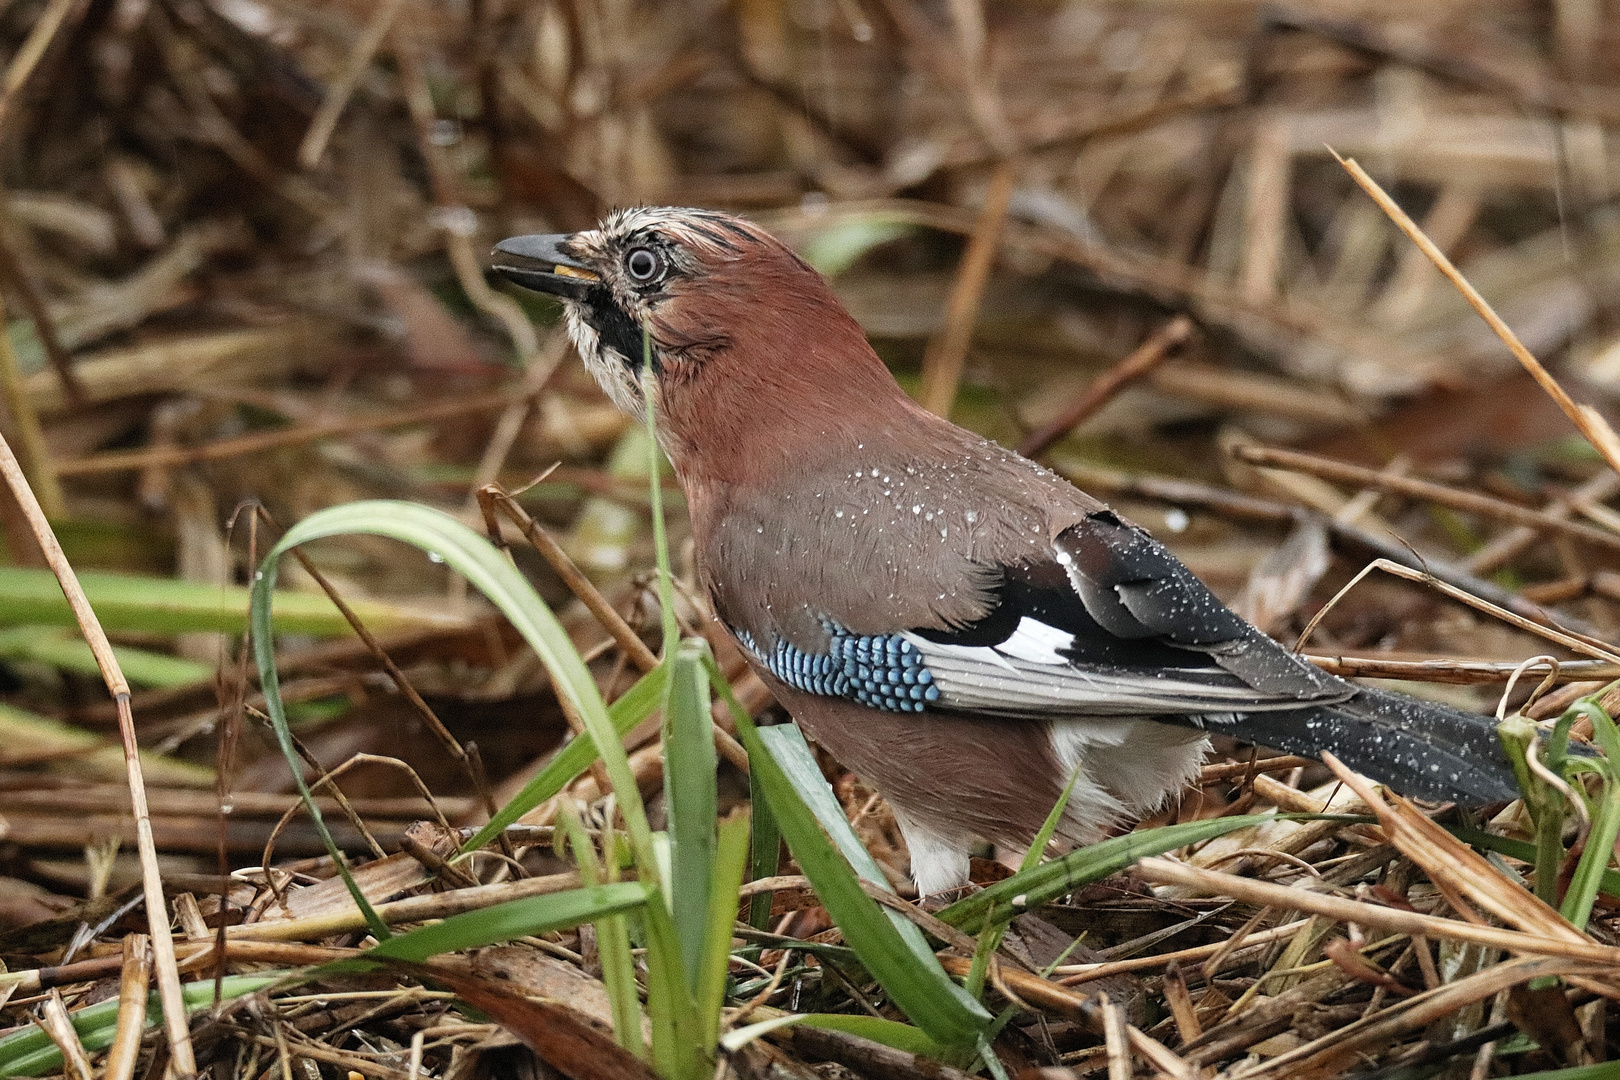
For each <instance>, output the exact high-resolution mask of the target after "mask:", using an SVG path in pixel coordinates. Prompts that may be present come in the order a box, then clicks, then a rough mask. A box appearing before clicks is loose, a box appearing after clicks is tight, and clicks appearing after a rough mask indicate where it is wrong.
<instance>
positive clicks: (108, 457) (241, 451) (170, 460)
mask: <svg viewBox="0 0 1620 1080" xmlns="http://www.w3.org/2000/svg"><path fill="white" fill-rule="evenodd" d="M521 393H522V391H516V392H514V391H511V390H497V391H495V392H493V393H489V394H475V395H473V396H471V397H465V398H458V399H456V400H453V401H440V402H436V403H434V404H431V405H422V406H419V407H417V408H415V409H402V410H400V411H398V412H390V413H381V414H378V415H376V416H351V417H345V418H343V419H339V420H332V421H327V422H324V423H319V424H299V425H294V426H292V427H284V428H275V429H273V430H270V431H261V432H255V433H254V434H252V435H243V436H240V437H239V438H235V439H220V440H218V441H216V442H211V443H204V444H203V445H201V446H160V447H149V448H147V449H144V450H113V451H109V452H107V453H104V454H91V455H90V456H89V457H82V458H74V459H72V460H69V461H59V462H57V463H56V475H57V476H93V475H96V474H99V473H115V472H134V471H136V470H139V469H150V468H168V467H173V466H176V465H190V464H192V463H194V462H198V461H219V460H221V459H224V458H233V457H242V456H243V455H246V454H257V453H259V452H260V451H261V450H274V449H276V448H278V447H283V446H296V445H298V444H299V443H306V442H314V441H315V440H316V439H324V438H326V437H327V436H329V435H353V434H358V433H359V432H362V431H376V430H378V429H381V428H391V427H404V426H406V425H408V424H425V423H428V422H429V421H432V420H447V419H449V418H450V417H452V416H461V415H462V414H464V413H474V412H484V411H486V410H488V409H495V408H500V407H501V406H503V405H508V404H510V403H511V402H512V401H513V400H515V399H517V398H518V397H519V396H520V394H521Z"/></svg>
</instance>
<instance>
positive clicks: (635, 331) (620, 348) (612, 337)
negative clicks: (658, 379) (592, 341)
mask: <svg viewBox="0 0 1620 1080" xmlns="http://www.w3.org/2000/svg"><path fill="white" fill-rule="evenodd" d="M583 307H584V315H585V321H586V322H587V323H589V324H590V326H591V329H593V330H595V331H596V333H597V334H598V336H599V337H600V338H601V344H602V347H603V348H605V349H612V350H614V351H615V352H617V353H618V354H619V355H620V356H622V357H624V362H625V364H626V365H627V366H629V367H630V368H631V369H632V370H638V369H639V368H640V367H641V357H642V352H643V350H644V348H645V345H644V343H643V334H642V329H641V324H640V323H638V322H636V320H635V319H634V318H633V317H632V316H631V315H630V313H629V312H628V311H625V310H624V308H622V307H620V306H619V304H618V302H617V301H615V300H614V299H613V294H612V293H610V292H608V290H607V289H606V288H597V289H592V290H591V295H590V296H588V297H587V298H586V300H585V303H584V305H583ZM653 371H654V372H655V373H656V372H657V371H658V352H657V350H656V349H655V350H654V351H653Z"/></svg>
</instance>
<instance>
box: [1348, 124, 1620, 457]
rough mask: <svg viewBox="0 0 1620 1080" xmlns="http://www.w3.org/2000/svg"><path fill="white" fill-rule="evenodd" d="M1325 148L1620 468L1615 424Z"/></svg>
mask: <svg viewBox="0 0 1620 1080" xmlns="http://www.w3.org/2000/svg"><path fill="white" fill-rule="evenodd" d="M1328 152H1329V153H1331V154H1333V157H1334V159H1335V160H1336V161H1338V163H1339V164H1340V165H1342V166H1344V169H1345V171H1346V172H1348V173H1349V174H1350V176H1351V178H1352V179H1354V180H1355V182H1356V183H1357V184H1359V185H1361V190H1363V191H1365V192H1366V193H1367V194H1368V195H1370V196H1371V197H1372V200H1373V202H1375V203H1377V204H1378V208H1379V209H1380V210H1382V211H1383V212H1384V213H1385V214H1388V215H1389V219H1390V220H1391V221H1393V222H1394V223H1395V224H1396V225H1397V226H1398V227H1399V228H1400V230H1401V232H1403V233H1405V234H1406V236H1407V238H1408V239H1409V240H1411V241H1412V243H1414V244H1416V245H1417V246H1418V247H1419V248H1421V249H1422V251H1423V254H1425V255H1427V256H1428V257H1429V261H1430V262H1432V263H1434V265H1435V266H1436V267H1437V268H1438V269H1439V271H1440V272H1441V273H1442V274H1444V275H1445V276H1446V278H1447V280H1449V281H1450V282H1451V283H1452V284H1453V285H1455V286H1456V287H1457V291H1458V292H1460V293H1462V294H1463V299H1465V300H1467V301H1468V303H1469V305H1470V306H1472V307H1473V309H1474V310H1475V311H1477V312H1479V317H1480V318H1482V319H1484V320H1485V323H1486V325H1487V326H1489V327H1490V328H1491V330H1492V332H1494V333H1495V334H1496V336H1497V337H1499V338H1501V339H1502V344H1504V345H1506V346H1507V347H1508V351H1509V352H1511V353H1512V354H1513V357H1514V359H1516V360H1517V361H1518V362H1519V363H1520V364H1521V365H1523V367H1524V370H1526V371H1528V372H1529V373H1530V377H1531V378H1532V379H1535V380H1536V382H1537V383H1539V384H1540V385H1541V388H1542V389H1543V390H1545V391H1546V392H1547V396H1548V397H1550V398H1552V399H1553V400H1554V401H1555V402H1557V403H1558V407H1559V408H1560V409H1562V410H1564V415H1565V416H1567V417H1569V419H1570V422H1571V423H1573V424H1574V425H1575V428H1576V430H1577V431H1579V432H1580V433H1581V434H1582V435H1583V436H1585V437H1586V441H1587V442H1589V443H1591V444H1592V446H1593V448H1594V449H1596V450H1597V452H1598V453H1599V454H1601V455H1603V460H1604V461H1607V462H1608V463H1609V468H1611V469H1613V470H1615V471H1616V472H1620V436H1616V435H1615V433H1614V428H1612V427H1610V426H1609V422H1608V421H1607V420H1605V419H1603V416H1602V414H1601V413H1599V412H1598V411H1597V410H1596V409H1594V408H1592V406H1590V405H1582V404H1579V403H1577V402H1576V401H1575V400H1574V399H1573V398H1571V397H1570V396H1569V395H1568V394H1566V393H1565V392H1564V388H1563V387H1562V386H1559V385H1558V380H1557V379H1554V378H1553V377H1552V375H1551V374H1550V373H1549V372H1548V371H1547V369H1546V368H1544V367H1542V366H1541V361H1540V360H1537V359H1536V358H1535V356H1534V355H1532V354H1531V352H1530V350H1529V349H1527V348H1525V347H1524V342H1522V341H1520V340H1519V336H1518V335H1517V334H1515V333H1514V332H1513V330H1512V328H1511V327H1509V326H1508V324H1507V323H1505V322H1503V321H1502V317H1501V316H1500V315H1498V314H1497V313H1496V310H1495V309H1494V308H1492V307H1491V305H1490V304H1488V303H1486V302H1485V298H1484V297H1483V296H1481V295H1479V292H1478V291H1477V290H1476V289H1475V288H1474V287H1473V286H1472V285H1471V284H1469V282H1468V279H1467V278H1465V277H1463V276H1462V272H1461V271H1459V270H1458V269H1457V268H1456V267H1455V266H1453V265H1452V264H1451V260H1450V259H1448V258H1446V253H1445V252H1443V251H1441V250H1440V249H1439V248H1438V247H1436V246H1435V244H1434V241H1432V240H1430V239H1429V238H1428V236H1427V235H1425V234H1424V232H1423V230H1422V229H1420V228H1418V225H1417V222H1415V221H1413V220H1412V219H1411V218H1409V217H1407V216H1406V211H1404V210H1402V209H1401V208H1400V207H1399V206H1398V205H1397V204H1396V202H1395V200H1394V199H1391V198H1390V197H1389V196H1388V195H1387V194H1386V193H1385V192H1384V189H1383V188H1381V187H1379V186H1378V181H1376V180H1374V179H1373V178H1372V177H1370V176H1368V175H1367V173H1366V170H1364V169H1363V168H1362V167H1361V166H1360V165H1359V164H1358V163H1357V162H1356V160H1355V159H1354V158H1348V159H1347V158H1342V157H1339V155H1338V154H1337V153H1335V152H1334V151H1333V149H1332V148H1331V147H1329V149H1328Z"/></svg>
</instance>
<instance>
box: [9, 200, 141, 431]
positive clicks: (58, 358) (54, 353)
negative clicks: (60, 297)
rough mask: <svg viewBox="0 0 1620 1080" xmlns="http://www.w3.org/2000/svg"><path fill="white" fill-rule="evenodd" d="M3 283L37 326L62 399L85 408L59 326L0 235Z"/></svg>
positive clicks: (81, 388)
mask: <svg viewBox="0 0 1620 1080" xmlns="http://www.w3.org/2000/svg"><path fill="white" fill-rule="evenodd" d="M6 213H7V211H6V208H5V205H4V204H3V203H0V222H4V220H5V218H6ZM3 232H4V230H3V228H0V233H3ZM153 246H154V247H155V246H156V245H153ZM0 281H4V282H5V283H6V284H9V285H10V286H11V287H12V288H13V289H15V290H16V291H17V296H18V298H19V299H21V300H22V305H23V307H24V308H26V309H27V311H28V318H29V320H30V321H32V322H33V324H34V333H35V335H36V336H37V337H38V338H39V343H40V344H41V345H42V346H44V348H45V358H46V359H47V360H49V361H50V364H51V370H53V371H55V372H56V381H57V382H59V383H60V384H61V385H62V396H63V397H64V398H66V399H67V403H68V405H69V406H70V407H71V408H75V409H82V408H84V407H85V406H86V405H88V404H89V401H90V399H89V398H88V397H87V396H86V395H85V392H84V384H83V383H81V382H80V381H79V376H78V373H77V372H75V371H74V370H73V357H72V355H71V354H69V352H68V350H67V346H65V345H63V344H62V338H61V335H59V334H57V332H56V323H55V322H54V321H52V319H51V313H50V310H49V309H48V308H46V306H45V300H44V298H43V297H41V296H40V295H39V286H37V285H35V284H34V279H33V278H32V277H30V276H29V275H28V271H26V270H24V269H23V266H22V263H21V262H20V261H18V259H17V256H16V254H15V253H14V252H13V251H12V250H11V248H10V247H9V246H8V245H7V244H6V242H5V237H4V236H3V235H0Z"/></svg>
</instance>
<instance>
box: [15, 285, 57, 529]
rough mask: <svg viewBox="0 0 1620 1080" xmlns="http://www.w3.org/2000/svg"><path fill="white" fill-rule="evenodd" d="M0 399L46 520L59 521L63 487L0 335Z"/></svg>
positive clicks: (20, 378) (31, 403)
mask: <svg viewBox="0 0 1620 1080" xmlns="http://www.w3.org/2000/svg"><path fill="white" fill-rule="evenodd" d="M5 321H6V306H5V302H4V301H3V300H0V326H4V325H5ZM0 396H3V397H4V398H5V402H6V411H7V412H9V413H10V414H11V422H12V423H13V424H14V425H16V431H17V444H18V445H19V446H20V447H22V452H23V459H24V461H25V462H26V466H25V467H24V469H23V472H25V473H26V474H27V475H28V481H29V483H30V484H32V485H33V487H34V490H35V493H36V494H37V495H38V496H39V502H40V505H41V506H42V507H44V508H45V516H46V517H47V518H55V519H56V520H58V521H60V520H61V519H62V518H63V516H64V515H65V504H64V503H63V501H62V485H61V484H60V483H59V482H58V481H57V477H56V473H55V471H54V470H53V469H52V467H51V454H50V451H49V450H48V449H47V448H46V445H45V432H44V430H43V429H42V428H41V427H40V426H39V413H38V412H37V411H35V409H34V403H33V401H32V400H30V399H29V397H28V391H27V390H26V389H25V388H24V386H23V376H22V369H21V367H19V366H18V364H17V350H16V349H14V348H12V346H11V335H10V334H0Z"/></svg>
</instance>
